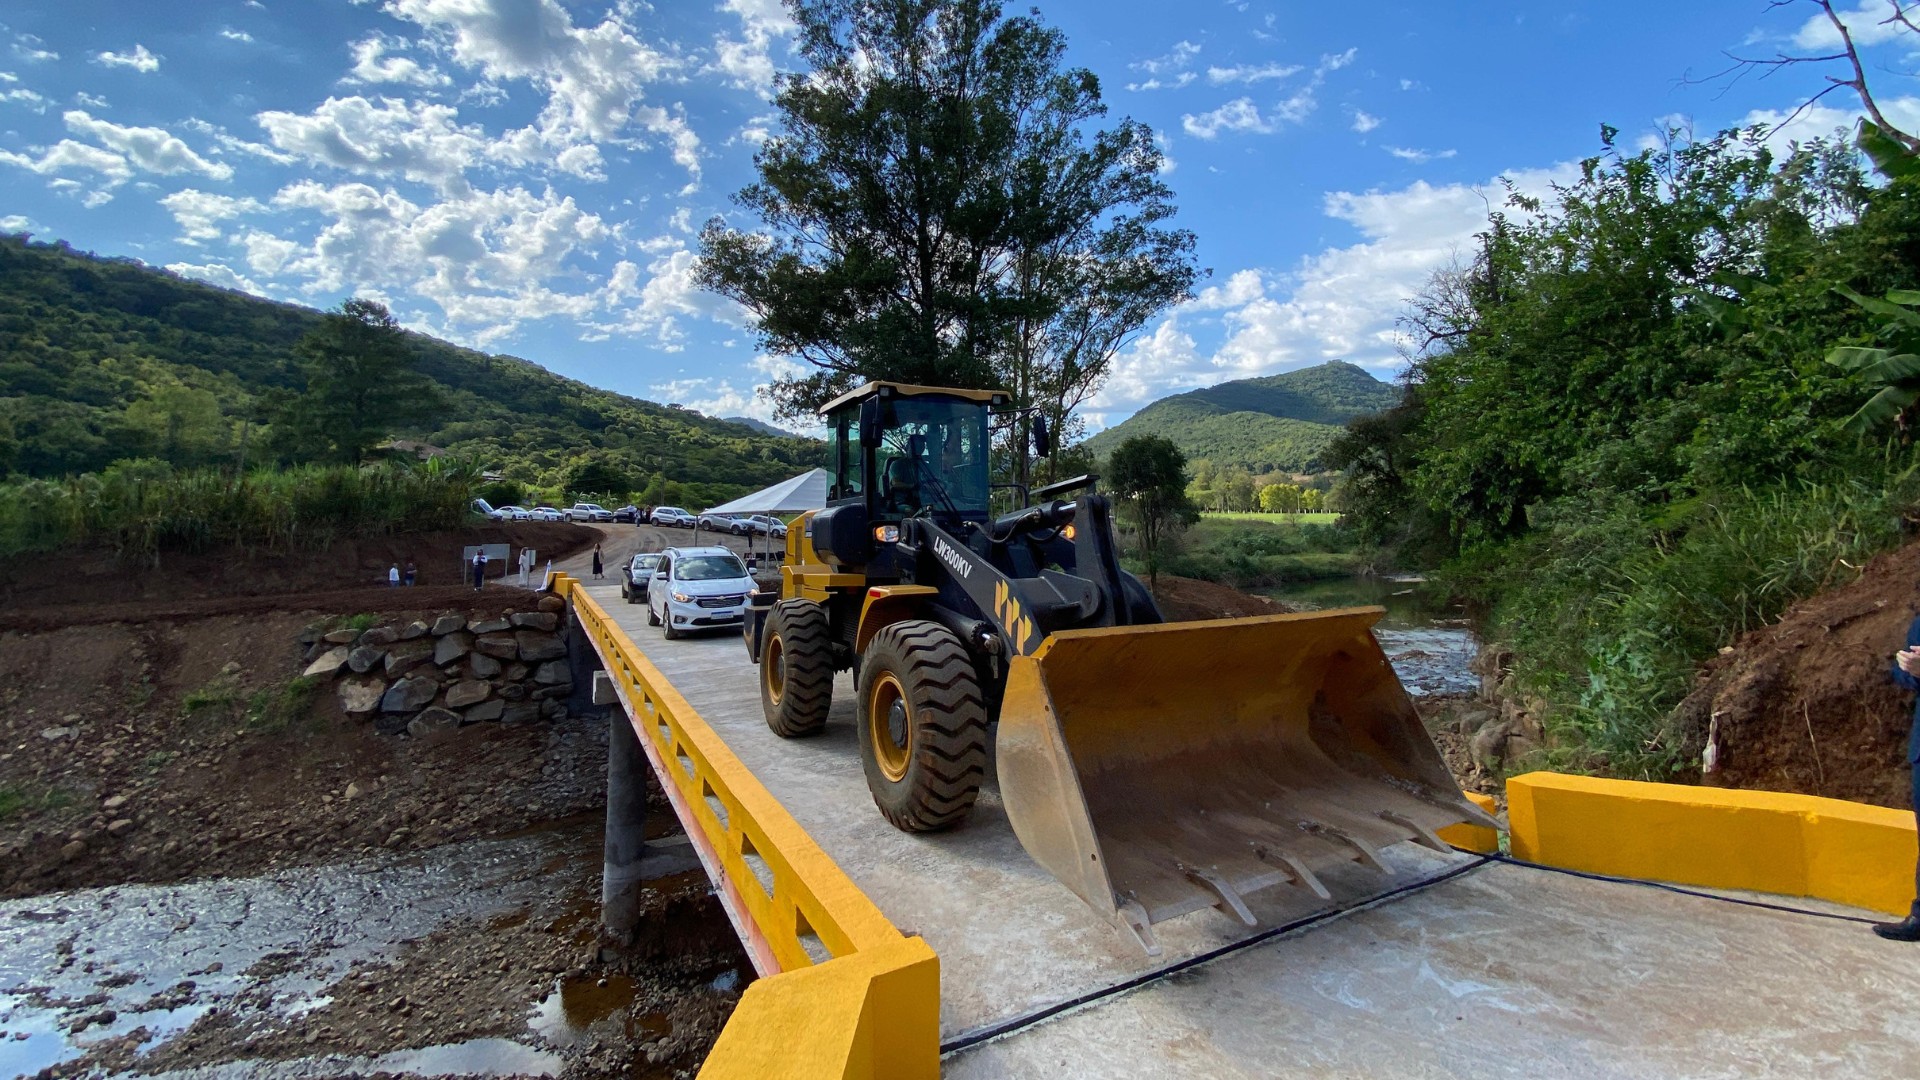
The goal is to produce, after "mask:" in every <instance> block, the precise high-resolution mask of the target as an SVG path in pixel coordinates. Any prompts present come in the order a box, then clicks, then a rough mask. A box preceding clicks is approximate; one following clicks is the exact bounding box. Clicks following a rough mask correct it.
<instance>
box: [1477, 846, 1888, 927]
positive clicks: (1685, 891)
mask: <svg viewBox="0 0 1920 1080" xmlns="http://www.w3.org/2000/svg"><path fill="white" fill-rule="evenodd" d="M1486 858H1487V860H1488V861H1490V862H1502V863H1506V864H1508V865H1509V866H1521V867H1525V868H1527V869H1529V870H1545V871H1547V872H1548V873H1551V874H1565V875H1566V876H1568V877H1576V878H1585V879H1586V880H1588V881H1610V882H1612V883H1614V884H1616V885H1640V886H1644V887H1645V888H1649V889H1659V890H1660V891H1662V892H1670V893H1679V894H1680V895H1681V896H1697V897H1699V898H1700V899H1702V900H1718V901H1719V902H1721V903H1723V904H1738V905H1740V906H1741V907H1751V908H1763V909H1765V910H1767V911H1782V912H1785V913H1787V914H1789V915H1811V916H1812V917H1814V918H1816V919H1834V920H1836V921H1839V922H1852V923H1865V924H1867V925H1869V926H1871V925H1872V924H1874V923H1877V922H1884V921H1885V920H1883V919H1869V918H1867V917H1865V916H1862V915H1842V914H1840V913H1839V912H1834V911H1815V910H1813V909H1812V908H1803V907H1794V906H1793V905H1792V904H1775V903H1771V902H1769V901H1766V900H1748V899H1746V898H1745V897H1741V896H1722V895H1721V894H1719V893H1710V892H1702V891H1700V890H1699V889H1689V888H1687V887H1686V886H1684V885H1671V884H1668V883H1667V882H1664V881H1648V880H1647V879H1645V878H1630V877H1615V876H1613V875H1612V874H1596V873H1594V872H1592V871H1590V870H1569V869H1567V868H1566V867H1564V866H1549V865H1547V864H1546V863H1537V862H1528V861H1527V860H1525V859H1516V858H1514V857H1513V856H1511V855H1508V854H1506V853H1504V852H1498V853H1495V854H1492V855H1488V856H1487V857H1486Z"/></svg>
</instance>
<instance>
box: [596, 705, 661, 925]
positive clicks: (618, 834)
mask: <svg viewBox="0 0 1920 1080" xmlns="http://www.w3.org/2000/svg"><path fill="white" fill-rule="evenodd" d="M604 678H606V676H605V674H600V675H598V676H597V679H596V681H597V680H598V679H604ZM648 771H649V770H648V767H647V759H646V755H645V753H644V752H643V751H642V750H641V749H640V736H639V734H638V733H637V732H635V731H634V730H633V722H632V721H631V720H630V719H629V718H628V717H627V712H626V710H625V709H621V708H617V707H616V708H611V709H608V710H607V841H606V848H605V854H604V856H603V858H602V862H601V869H600V925H601V927H602V928H603V929H605V931H606V932H607V934H608V935H609V936H610V937H612V938H613V939H614V940H616V941H619V942H622V943H625V942H630V941H631V940H632V939H633V932H634V930H635V929H636V927H637V925H638V923H639V919H640V902H639V901H640V886H641V883H642V882H643V881H644V880H645V875H643V873H642V866H641V859H642V856H643V855H645V854H646V848H647V844H646V829H647V773H648Z"/></svg>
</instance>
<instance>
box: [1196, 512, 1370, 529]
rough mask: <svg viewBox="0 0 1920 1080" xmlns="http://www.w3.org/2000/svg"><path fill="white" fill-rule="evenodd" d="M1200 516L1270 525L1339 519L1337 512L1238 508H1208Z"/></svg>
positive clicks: (1310, 523) (1324, 521) (1326, 522)
mask: <svg viewBox="0 0 1920 1080" xmlns="http://www.w3.org/2000/svg"><path fill="white" fill-rule="evenodd" d="M1200 516H1201V517H1202V518H1205V519H1207V520H1209V521H1264V522H1267V523H1269V524H1272V525H1331V524H1333V523H1334V522H1336V521H1339V520H1340V515H1339V514H1256V513H1249V512H1246V511H1240V510H1233V511H1228V512H1226V513H1216V512H1213V511H1210V510H1209V511H1203V512H1202V513H1201V514H1200Z"/></svg>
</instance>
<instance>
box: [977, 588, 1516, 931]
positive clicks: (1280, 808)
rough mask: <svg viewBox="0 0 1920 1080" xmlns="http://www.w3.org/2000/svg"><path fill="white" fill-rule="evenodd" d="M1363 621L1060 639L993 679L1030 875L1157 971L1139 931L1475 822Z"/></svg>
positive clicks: (1259, 622) (1370, 619)
mask: <svg viewBox="0 0 1920 1080" xmlns="http://www.w3.org/2000/svg"><path fill="white" fill-rule="evenodd" d="M1382 614H1384V610H1383V609H1381V608H1377V607H1369V608H1351V609H1344V610H1339V611H1329V612H1311V613H1306V614H1298V615H1268V616H1260V617H1257V618H1250V619H1221V620H1214V621H1207V622H1188V623H1163V624H1158V625H1149V626H1120V627H1102V628H1096V629H1088V630H1067V631H1061V632H1058V633H1055V634H1053V635H1051V636H1050V637H1049V638H1048V639H1047V640H1046V641H1045V642H1043V643H1042V644H1041V646H1040V648H1039V650H1038V651H1036V652H1035V653H1034V654H1033V655H1031V656H1022V657H1016V658H1014V660H1013V661H1012V663H1011V665H1010V670H1009V672H1008V676H1007V692H1006V699H1005V702H1004V703H1003V704H1002V706H1001V710H1000V731H999V736H998V742H997V744H996V759H997V769H998V773H999V781H1000V793H1001V797H1002V799H1003V800H1004V801H1005V804H1006V808H1007V816H1008V818H1009V819H1011V821H1012V823H1013V829H1014V832H1015V834H1017V835H1018V836H1019V838H1020V843H1021V844H1022V845H1023V846H1025V848H1026V849H1027V852H1028V854H1030V855H1032V856H1033V858H1034V859H1035V861H1037V862H1039V863H1040V865H1042V866H1044V867H1046V868H1047V870H1049V871H1051V872H1052V873H1053V875H1054V876H1055V877H1057V878H1059V879H1060V880H1061V882H1063V883H1064V884H1066V886H1067V887H1068V888H1070V889H1072V890H1073V891H1074V892H1075V893H1078V894H1079V896H1080V898H1081V899H1083V900H1085V901H1086V902H1087V903H1088V904H1090V905H1092V907H1093V908H1094V909H1095V910H1096V911H1098V912H1100V913H1101V914H1102V915H1104V916H1106V917H1107V918H1109V919H1111V920H1113V921H1114V922H1115V923H1116V924H1118V925H1120V926H1122V927H1124V928H1126V929H1129V930H1131V931H1133V932H1134V933H1135V934H1136V935H1137V936H1138V937H1139V938H1140V942H1141V945H1142V946H1143V947H1145V948H1146V949H1147V951H1148V952H1149V953H1155V952H1158V949H1157V947H1156V946H1155V944H1154V940H1153V933H1152V929H1151V927H1152V924H1153V923H1156V922H1160V921H1162V920H1165V919H1170V918H1173V917H1175V916H1178V915H1183V914H1186V913H1187V912H1191V911H1197V910H1199V909H1201V908H1205V907H1210V906H1218V907H1220V908H1222V909H1223V910H1226V911H1229V912H1230V913H1233V914H1236V915H1238V916H1239V917H1240V918H1241V919H1242V920H1243V921H1245V922H1247V923H1249V924H1252V923H1253V922H1254V921H1255V920H1254V918H1253V916H1252V915H1251V914H1250V913H1249V912H1248V910H1247V908H1246V906H1245V904H1244V903H1243V902H1242V901H1241V895H1242V894H1244V893H1248V892H1251V891H1253V890H1255V889H1260V888H1265V887H1267V886H1270V885H1278V884H1283V883H1291V884H1293V885H1297V886H1302V887H1305V888H1308V889H1311V890H1313V891H1314V892H1316V893H1317V894H1319V895H1320V896H1321V897H1322V898H1326V897H1327V896H1328V893H1327V891H1326V889H1325V888H1324V887H1323V886H1322V885H1321V883H1320V881H1319V879H1318V877H1317V876H1316V874H1315V871H1316V870H1318V869H1324V868H1326V867H1328V866H1331V865H1336V864H1340V863H1344V862H1348V861H1352V860H1360V861H1362V862H1368V863H1373V864H1375V865H1379V862H1378V859H1377V858H1376V857H1375V853H1376V852H1377V850H1378V849H1380V848H1382V847H1385V846H1387V845H1389V844H1392V843H1396V842H1398V841H1401V840H1413V841H1415V842H1418V843H1423V844H1426V845H1427V846H1433V847H1440V848H1442V849H1443V850H1444V849H1445V845H1444V844H1442V843H1441V842H1440V841H1439V839H1438V838H1437V837H1436V836H1435V835H1434V834H1435V831H1436V830H1438V829H1440V828H1443V827H1445V826H1448V825H1452V824H1454V823H1456V822H1461V821H1470V822H1474V823H1476V824H1482V825H1491V824H1493V822H1492V821H1491V820H1490V819H1489V818H1488V817H1487V816H1486V815H1485V814H1484V813H1483V812H1482V811H1481V810H1480V809H1479V807H1477V806H1475V805H1473V804H1472V803H1471V802H1469V801H1467V799H1466V797H1465V796H1464V795H1462V794H1461V792H1460V788H1459V786H1458V785H1457V784H1456V783H1455V782H1454V779H1453V777H1452V775H1451V774H1450V773H1448V771H1447V767H1446V765H1445V763H1444V762H1443V761H1442V760H1441V757H1440V753H1439V751H1438V750H1437V749H1436V748H1435V747H1434V745H1433V741H1432V739H1431V738H1429V737H1428V735H1427V733H1426V729H1425V728H1423V727H1422V726H1421V724H1420V719H1419V717H1418V716H1417V715H1416V714H1415V712H1414V708H1413V703H1412V701H1411V700H1409V699H1408V697H1407V693H1406V690H1405V689H1403V688H1402V687H1401V685H1400V680H1399V678H1398V677H1397V676H1395V675H1394V672H1393V668H1392V666H1391V665H1390V664H1389V663H1388V662H1387V658H1386V654H1385V653H1383V652H1382V651H1381V649H1380V644H1379V642H1378V641H1376V640H1375V639H1374V636H1373V630H1372V627H1373V624H1374V623H1375V622H1376V621H1377V620H1378V619H1379V618H1380V616H1381V615H1382Z"/></svg>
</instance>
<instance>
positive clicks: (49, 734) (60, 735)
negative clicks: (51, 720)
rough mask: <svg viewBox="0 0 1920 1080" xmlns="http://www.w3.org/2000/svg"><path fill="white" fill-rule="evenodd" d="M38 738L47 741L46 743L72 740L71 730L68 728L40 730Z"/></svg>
mask: <svg viewBox="0 0 1920 1080" xmlns="http://www.w3.org/2000/svg"><path fill="white" fill-rule="evenodd" d="M40 737H41V738H43V739H45V740H47V741H48V742H58V741H60V740H61V739H71V738H73V729H72V728H70V727H50V728H41V729H40Z"/></svg>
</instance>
